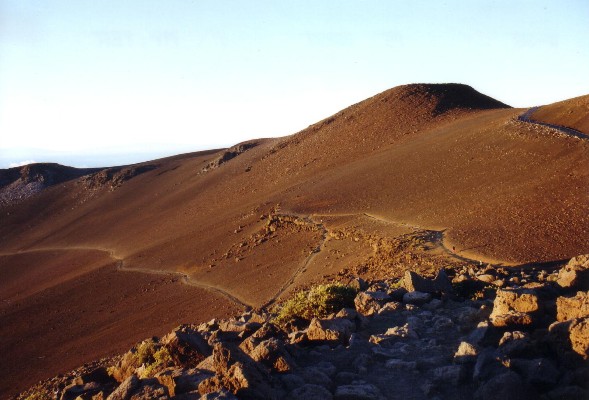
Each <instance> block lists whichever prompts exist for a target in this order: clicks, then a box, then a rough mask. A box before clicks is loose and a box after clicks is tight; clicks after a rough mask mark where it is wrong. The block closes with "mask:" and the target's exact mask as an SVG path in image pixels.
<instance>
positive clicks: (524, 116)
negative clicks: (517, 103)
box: [517, 106, 589, 140]
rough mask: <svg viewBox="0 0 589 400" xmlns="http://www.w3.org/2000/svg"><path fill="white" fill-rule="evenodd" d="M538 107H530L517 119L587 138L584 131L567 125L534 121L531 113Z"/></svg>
mask: <svg viewBox="0 0 589 400" xmlns="http://www.w3.org/2000/svg"><path fill="white" fill-rule="evenodd" d="M539 108H540V106H537V107H532V108H530V109H529V110H527V111H526V112H525V113H523V114H522V115H520V116H519V117H517V119H518V121H522V122H527V123H529V124H535V125H541V126H546V127H548V128H552V129H556V130H557V131H559V132H561V133H564V134H565V135H568V136H573V137H576V138H579V139H584V140H587V139H589V135H585V134H584V133H582V132H579V131H578V130H576V129H573V128H569V127H566V126H562V125H555V124H549V123H547V122H540V121H536V120H533V119H531V115H532V114H533V113H534V112H536V111H537V110H538V109H539Z"/></svg>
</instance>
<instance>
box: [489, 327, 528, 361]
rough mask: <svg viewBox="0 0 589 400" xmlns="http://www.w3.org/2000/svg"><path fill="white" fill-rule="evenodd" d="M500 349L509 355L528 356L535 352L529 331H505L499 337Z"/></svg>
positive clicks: (502, 352)
mask: <svg viewBox="0 0 589 400" xmlns="http://www.w3.org/2000/svg"><path fill="white" fill-rule="evenodd" d="M498 351H499V353H500V354H501V355H504V356H507V357H526V356H530V355H533V354H534V353H535V348H534V346H532V344H531V342H530V335H529V334H528V333H527V332H522V331H513V332H505V333H503V336H502V337H501V339H499V348H498Z"/></svg>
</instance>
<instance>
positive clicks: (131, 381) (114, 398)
mask: <svg viewBox="0 0 589 400" xmlns="http://www.w3.org/2000/svg"><path fill="white" fill-rule="evenodd" d="M139 386H140V380H139V378H138V377H137V375H134V374H133V375H130V376H129V377H128V378H127V379H125V380H124V381H123V382H122V383H121V384H120V385H119V387H117V388H116V389H115V390H114V391H113V392H112V393H111V394H110V395H109V396H108V397H107V400H127V399H129V398H130V397H131V395H132V394H133V392H134V391H135V390H136V389H137V388H138V387H139Z"/></svg>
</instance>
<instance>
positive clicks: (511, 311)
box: [489, 289, 541, 327]
mask: <svg viewBox="0 0 589 400" xmlns="http://www.w3.org/2000/svg"><path fill="white" fill-rule="evenodd" d="M540 308H541V304H540V301H539V299H538V296H537V294H536V292H534V291H533V290H529V289H504V290H503V289H499V290H497V294H496V297H495V302H494V303H493V312H492V313H491V315H490V317H489V319H490V320H491V323H492V324H493V325H494V326H497V327H512V326H513V327H522V326H530V325H532V323H534V322H536V319H537V315H538V314H539V312H540Z"/></svg>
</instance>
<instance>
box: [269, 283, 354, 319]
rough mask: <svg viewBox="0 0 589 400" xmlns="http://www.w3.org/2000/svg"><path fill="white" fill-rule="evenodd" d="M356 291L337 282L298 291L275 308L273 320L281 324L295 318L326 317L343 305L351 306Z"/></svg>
mask: <svg viewBox="0 0 589 400" xmlns="http://www.w3.org/2000/svg"><path fill="white" fill-rule="evenodd" d="M356 293H357V292H356V289H354V288H352V287H350V286H346V285H341V284H337V283H335V284H328V285H319V286H315V287H313V288H311V289H310V290H308V291H302V292H298V293H296V294H295V295H294V296H293V297H292V298H291V299H289V300H287V301H285V302H284V303H282V304H281V305H279V306H278V307H277V308H276V313H277V315H276V318H275V322H276V323H278V324H280V325H283V324H287V323H290V322H293V321H295V320H297V319H305V320H310V319H312V318H322V317H326V316H327V315H329V314H331V313H334V312H337V311H339V310H341V309H342V308H344V307H353V306H354V298H355V297H356Z"/></svg>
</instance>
